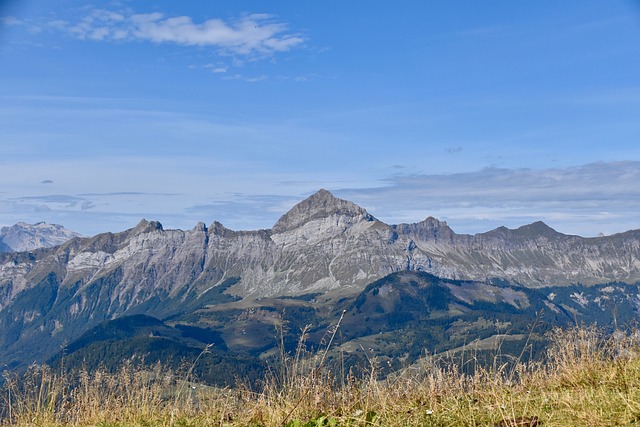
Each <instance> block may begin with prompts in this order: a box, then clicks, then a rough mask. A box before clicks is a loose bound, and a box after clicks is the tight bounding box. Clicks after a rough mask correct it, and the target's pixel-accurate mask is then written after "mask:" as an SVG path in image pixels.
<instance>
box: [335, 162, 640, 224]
mask: <svg viewBox="0 0 640 427" xmlns="http://www.w3.org/2000/svg"><path fill="white" fill-rule="evenodd" d="M385 183H386V185H385V186H383V187H378V188H368V189H353V190H349V189H344V190H337V194H339V195H340V196H341V197H344V198H347V199H350V200H354V201H356V202H358V203H360V204H361V205H362V206H365V207H367V209H368V210H369V211H370V212H371V213H373V214H374V215H380V217H381V219H383V220H385V221H387V222H393V223H398V222H416V221H419V220H421V219H424V218H425V217H426V216H429V215H432V216H436V217H440V218H441V219H450V220H453V221H454V223H456V224H458V226H459V227H460V228H459V230H458V231H463V232H481V231H487V230H489V229H490V228H493V227H497V226H499V225H506V226H514V227H515V226H520V225H523V224H526V223H527V222H529V221H537V220H544V221H547V222H550V225H552V226H555V227H558V228H559V230H560V231H563V232H567V233H576V234H585V233H586V234H591V235H595V234H597V233H598V232H600V231H602V232H605V233H611V232H619V231H624V230H627V229H631V228H640V217H639V216H638V214H637V212H638V208H640V162H637V161H625V162H609V163H605V162H601V163H593V164H588V165H584V166H576V167H569V168H562V169H560V168H559V169H544V170H532V169H500V168H487V169H483V170H480V171H476V172H468V173H458V174H450V175H410V176H407V175H398V176H395V177H392V178H389V179H388V180H386V182H385ZM482 224H485V229H479V227H481V226H482ZM454 229H455V227H454Z"/></svg>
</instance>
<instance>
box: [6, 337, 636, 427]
mask: <svg viewBox="0 0 640 427" xmlns="http://www.w3.org/2000/svg"><path fill="white" fill-rule="evenodd" d="M549 338H550V339H551V340H553V342H555V345H553V346H551V348H550V349H549V350H548V354H547V360H546V361H545V363H518V364H516V365H515V366H511V367H507V366H506V365H502V366H493V367H490V368H486V369H485V368H481V367H479V366H478V367H477V369H475V371H474V373H473V374H471V375H469V374H462V373H460V370H459V369H458V367H456V366H455V365H451V364H447V363H446V362H443V361H442V360H433V359H424V360H423V361H422V362H421V363H420V364H419V366H416V367H414V368H413V369H407V370H405V371H403V372H399V373H397V374H396V375H393V376H390V377H388V378H387V379H385V380H384V381H381V380H379V379H378V378H377V377H378V375H377V367H376V362H375V360H372V361H370V366H368V367H367V371H366V374H365V375H362V376H358V377H356V376H354V375H348V376H347V378H346V379H343V378H339V377H338V376H336V375H333V374H332V373H331V372H330V371H329V370H328V369H327V368H325V367H323V366H322V362H321V360H322V358H323V352H320V353H319V354H316V355H309V354H306V353H305V352H304V350H303V348H304V347H303V346H302V345H301V346H300V347H299V349H298V352H296V354H294V355H292V356H288V355H285V354H282V361H281V364H282V367H281V369H280V370H279V372H273V373H272V374H271V375H268V376H267V378H266V379H265V382H264V384H262V388H261V390H260V391H259V392H256V391H253V390H251V389H250V387H240V388H237V389H233V390H231V389H214V388H210V387H203V386H196V388H195V389H194V388H193V385H192V383H190V382H189V378H188V377H187V376H185V375H182V376H181V374H179V373H175V372H170V371H167V370H165V369H163V368H162V367H161V366H155V367H152V368H149V369H144V370H143V369H139V368H135V367H133V366H131V365H128V364H124V365H123V366H122V368H121V369H120V370H119V371H118V372H115V373H108V372H104V371H97V372H92V373H89V372H85V371H80V372H78V373H77V374H76V375H75V376H65V377H61V376H60V375H58V374H56V373H55V372H52V371H51V370H50V369H49V368H47V367H33V368H32V369H31V370H30V371H29V372H28V373H27V375H25V376H21V377H7V381H6V383H5V386H4V387H3V388H2V390H1V393H2V395H1V399H2V406H3V408H4V409H3V411H4V412H3V414H2V416H3V421H2V423H3V425H14V426H43V427H45V426H46V427H49V426H62V425H65V426H66V425H71V426H102V427H107V426H113V427H116V426H118V427H119V426H168V425H171V426H229V427H234V426H254V427H257V426H265V427H267V426H281V425H288V426H290V427H295V426H305V427H312V426H323V425H326V426H365V425H372V426H493V425H504V426H508V425H536V424H534V422H538V423H539V424H538V425H542V426H613V425H635V424H639V425H640V355H639V354H638V349H639V348H640V347H639V343H638V340H637V336H636V335H625V334H622V333H616V334H614V336H613V337H611V336H608V337H607V336H604V335H603V334H602V332H601V331H599V330H597V329H595V328H586V329H585V328H577V329H571V330H568V331H561V330H556V331H554V332H553V333H552V334H550V336H549ZM472 359H473V358H472V355H471V360H472ZM185 372H187V373H188V370H186V371H185ZM533 417H537V418H533ZM515 420H519V422H522V423H523V424H515ZM535 420H537V421H535ZM511 421H513V422H514V423H513V424H509V423H510V422H511ZM501 422H502V424H500V423H501Z"/></svg>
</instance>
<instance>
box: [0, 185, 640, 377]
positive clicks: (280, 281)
mask: <svg viewBox="0 0 640 427" xmlns="http://www.w3.org/2000/svg"><path fill="white" fill-rule="evenodd" d="M407 271H408V272H414V273H420V274H423V273H424V274H429V275H431V276H433V277H438V278H440V279H442V280H453V281H462V282H464V283H465V284H464V285H461V286H463V287H467V288H468V289H469V290H468V291H467V293H468V294H470V295H471V297H473V296H474V295H475V296H477V295H481V294H482V293H483V292H485V293H486V292H489V291H487V289H490V293H491V292H493V293H495V292H498V293H499V292H502V291H498V290H495V289H493V288H488V287H487V286H493V287H498V288H500V286H503V287H511V288H513V289H516V288H517V289H520V290H518V291H517V292H522V293H524V294H525V295H529V294H528V292H532V291H533V290H535V289H542V290H543V291H542V293H543V294H545V293H546V291H547V290H549V289H555V288H556V287H562V286H564V287H566V289H568V290H572V292H570V293H569V294H567V295H564V294H562V292H560V291H553V292H555V294H556V295H561V294H562V295H563V296H562V297H561V298H560V297H559V298H560V300H557V301H556V300H554V301H552V302H549V301H546V302H545V303H544V306H545V307H547V309H548V310H551V309H550V308H549V305H548V304H547V303H549V304H551V306H553V307H554V309H553V310H558V311H560V312H562V311H563V310H565V311H567V310H569V309H568V308H565V307H564V306H563V304H564V305H565V306H567V307H572V308H573V309H574V310H576V313H574V315H575V316H577V315H582V314H581V313H583V311H584V310H583V309H582V308H580V307H581V306H580V307H577V308H576V307H574V306H573V305H571V304H573V302H572V301H573V299H572V297H571V295H572V294H573V293H576V292H578V291H577V290H576V289H578V287H579V286H581V285H596V284H608V283H613V282H615V283H618V284H628V285H632V284H634V283H636V282H637V281H638V280H640V231H638V230H635V231H629V232H626V233H621V234H617V235H613V236H607V237H597V238H582V237H579V236H568V235H564V234H561V233H558V232H556V231H554V230H553V229H551V228H550V227H548V226H547V225H545V224H544V223H541V222H538V223H534V224H530V225H527V226H524V227H520V228H518V229H516V230H510V229H507V228H504V227H501V228H498V229H496V230H493V231H490V232H487V233H482V234H476V235H463V234H456V233H455V232H454V231H453V230H451V228H450V227H449V226H448V225H447V224H446V223H445V222H441V221H439V220H437V219H435V218H427V219H426V220H424V221H422V222H419V223H417V224H399V225H388V224H385V223H383V222H381V221H379V220H377V219H376V218H375V217H373V216H372V215H370V214H369V213H368V212H367V211H366V210H365V209H363V208H361V207H359V206H357V205H355V204H353V203H351V202H349V201H346V200H342V199H339V198H336V197H334V196H333V195H332V194H331V193H330V192H328V191H326V190H320V191H318V192H317V193H315V194H313V195H312V196H310V197H309V198H307V199H305V200H303V201H301V202H300V203H298V204H297V205H296V206H294V207H293V208H292V209H291V210H290V211H289V212H287V213H285V214H284V215H283V216H282V217H281V218H280V219H279V220H278V221H277V222H276V224H275V225H274V226H273V227H272V228H271V229H267V230H256V231H234V230H230V229H228V228H226V227H224V226H223V225H222V224H220V223H219V222H214V223H213V224H211V225H210V226H208V227H207V226H206V225H205V224H204V223H199V224H197V225H196V226H195V227H194V228H193V229H191V230H187V231H184V230H165V229H164V228H163V227H162V225H161V224H160V223H158V222H156V221H147V220H142V221H141V222H140V223H139V224H138V225H137V226H136V227H134V228H132V229H130V230H126V231H123V232H120V233H104V234H99V235H97V236H94V237H89V238H74V239H71V240H68V241H66V242H65V243H63V244H61V245H59V246H56V247H53V248H43V249H39V250H35V251H32V252H20V253H3V254H0V362H2V363H3V366H4V365H6V366H10V367H11V366H14V367H17V366H22V365H24V364H28V363H30V362H32V361H42V360H47V358H49V357H51V356H52V355H53V354H54V353H55V352H56V351H58V350H59V348H60V346H61V345H63V344H64V343H70V342H73V341H74V340H76V339H78V338H79V337H80V336H81V335H82V334H83V333H85V332H87V331H88V330H90V329H91V328H93V327H96V326H98V325H99V324H100V323H101V322H105V321H112V320H115V319H118V318H121V317H123V316H131V315H138V314H144V315H148V316H152V317H155V318H157V319H160V320H161V321H163V322H174V323H175V324H178V323H179V324H187V325H195V324H198V325H200V326H198V327H207V328H220V330H221V334H222V335H221V336H222V337H223V339H224V341H225V343H226V345H227V346H228V347H229V348H230V349H233V351H245V352H248V353H247V354H250V355H252V356H255V355H256V354H261V353H262V352H267V353H268V352H269V351H270V350H269V349H270V348H272V347H273V325H274V321H275V320H277V316H276V314H277V313H280V310H285V311H288V312H289V313H292V312H293V313H296V317H295V318H292V319H290V320H287V321H288V322H291V324H294V325H297V326H298V327H304V326H305V324H300V323H299V322H302V321H307V320H308V321H309V323H312V324H316V325H324V326H326V325H327V322H328V321H329V319H333V318H335V313H333V312H332V311H331V310H332V307H333V308H335V307H338V306H342V305H343V304H344V303H346V302H348V301H352V300H353V298H357V297H358V295H360V294H361V293H362V292H363V291H364V290H366V289H368V288H367V287H368V286H369V285H370V284H371V283H375V282H376V281H377V280H380V279H383V278H385V277H388V276H389V275H392V274H394V273H400V272H407ZM471 283H484V284H485V286H479V285H478V286H476V285H472V284H471ZM616 286H618V287H619V286H622V285H616ZM428 289H430V288H429V287H426V288H420V287H418V288H415V289H414V291H411V292H413V293H411V292H409V290H407V296H405V297H403V298H404V299H401V300H402V301H405V302H406V301H408V300H410V299H411V298H410V295H414V294H415V295H419V294H420V293H421V292H429V291H428ZM500 289H502V288H500ZM594 289H595V288H594ZM616 289H617V288H616ZM625 289H627V288H625ZM628 289H632V287H630V286H629V287H628ZM455 290H456V288H450V289H449V291H450V292H454V291H455ZM514 292H516V291H514ZM550 292H551V291H550ZM579 292H584V291H579ZM579 292H578V293H579ZM447 295H448V294H447ZM453 295H454V296H456V298H458V297H460V295H464V293H460V292H458V294H456V293H455V292H454V293H453ZM585 295H587V294H585ZM607 295H608V294H602V295H598V296H597V297H593V298H600V297H602V298H601V299H600V300H599V301H605V299H603V298H604V297H606V296H607ZM629 295H630V294H629ZM629 295H627V294H626V293H624V295H623V296H621V297H620V298H621V301H626V302H625V304H627V306H625V307H628V310H626V311H627V312H631V311H633V310H634V308H633V307H634V306H633V302H632V300H628V299H629V298H635V296H633V297H632V296H629ZM471 297H467V299H468V298H471ZM283 298H284V299H283ZM416 298H417V297H416ZM460 298H462V297H460ZM504 298H507V297H506V296H504ZM527 298H529V299H531V298H532V297H531V298H530V297H527ZM545 298H546V297H545ZM625 298H626V299H625ZM627 300H628V301H627ZM265 301H271V303H269V304H267V303H266V302H265ZM312 301H314V302H312ZM496 301H497V300H496ZM403 304H404V303H403ZM492 304H493V303H492ZM507 304H508V303H507ZM374 306H375V305H374ZM531 306H535V304H531ZM264 307H267V308H264ZM372 307H373V306H372ZM382 307H383V309H384V310H386V309H385V308H384V306H382ZM429 307H430V306H428V307H427V308H429ZM500 307H503V308H508V306H507V305H501V306H500ZM536 307H537V306H536ZM540 307H543V306H542V305H540ZM427 308H425V310H427ZM345 309H346V308H345ZM353 309H354V308H353V307H351V308H349V309H348V310H353ZM518 309H521V310H526V309H527V308H526V307H524V306H519V308H518ZM247 310H254V311H253V312H251V311H247ZM429 310H432V308H429ZM496 310H497V311H499V310H498V309H496ZM496 310H494V311H496ZM463 311H464V310H463ZM554 312H555V311H554ZM568 312H570V310H569V311H568ZM274 316H275V317H274ZM412 316H413V317H414V318H415V319H418V320H420V319H422V320H420V321H423V320H424V318H423V317H419V316H418V317H415V315H412ZM584 316H585V318H589V319H590V318H592V317H593V316H592V315H589V316H592V317H589V316H587V315H586V314H585V315H584ZM369 317H370V319H373V318H375V316H374V317H371V316H369ZM392 317H393V316H392ZM274 319H275V320H274ZM229 322H231V323H230V324H228V323H229ZM376 322H379V321H378V320H376ZM348 323H349V322H348V321H347V324H348ZM374 323H375V322H374ZM170 326H171V327H173V326H175V325H170ZM392 326H393V324H387V325H386V326H385V327H386V328H390V327H392ZM318 327H320V326H318ZM350 327H351V326H350ZM293 330H296V329H293ZM372 330H373V329H372ZM365 332H366V331H364V330H359V331H357V332H355V333H356V334H360V335H362V334H364V333H365ZM243 349H244V350H243Z"/></svg>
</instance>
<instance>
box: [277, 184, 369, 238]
mask: <svg viewBox="0 0 640 427" xmlns="http://www.w3.org/2000/svg"><path fill="white" fill-rule="evenodd" d="M333 215H337V216H346V217H349V218H356V217H358V216H361V217H362V218H363V219H365V220H366V221H375V218H374V217H373V216H372V215H370V214H369V213H368V212H367V211H366V210H365V209H363V208H361V207H360V206H358V205H356V204H355V203H352V202H349V201H347V200H343V199H339V198H337V197H335V196H334V195H333V194H331V193H330V192H329V191H327V190H324V189H321V190H320V191H318V192H316V193H314V194H313V195H311V196H310V197H308V198H306V199H305V200H303V201H301V202H300V203H298V204H297V205H295V206H294V207H293V208H291V210H289V212H287V213H286V214H284V215H283V216H282V217H281V218H280V219H279V220H278V222H276V223H275V225H274V226H273V228H272V229H271V231H272V232H273V233H282V232H284V231H287V230H293V229H295V228H298V227H300V226H301V225H304V224H306V223H307V222H309V221H313V220H316V219H322V218H328V217H330V216H333Z"/></svg>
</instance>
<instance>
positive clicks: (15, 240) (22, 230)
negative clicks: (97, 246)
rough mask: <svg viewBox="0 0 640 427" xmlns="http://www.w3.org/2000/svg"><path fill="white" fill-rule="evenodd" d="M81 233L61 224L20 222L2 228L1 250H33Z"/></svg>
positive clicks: (0, 233)
mask: <svg viewBox="0 0 640 427" xmlns="http://www.w3.org/2000/svg"><path fill="white" fill-rule="evenodd" d="M74 237H80V234H78V233H75V232H73V231H70V230H67V229H66V228H64V227H63V226H61V225H57V224H47V223H45V222H38V223H37V224H26V223H24V222H19V223H17V224H15V225H13V226H11V227H2V229H0V252H23V251H33V250H35V249H40V248H50V247H53V246H58V245H61V244H63V243H64V242H66V241H67V240H69V239H72V238H74Z"/></svg>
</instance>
